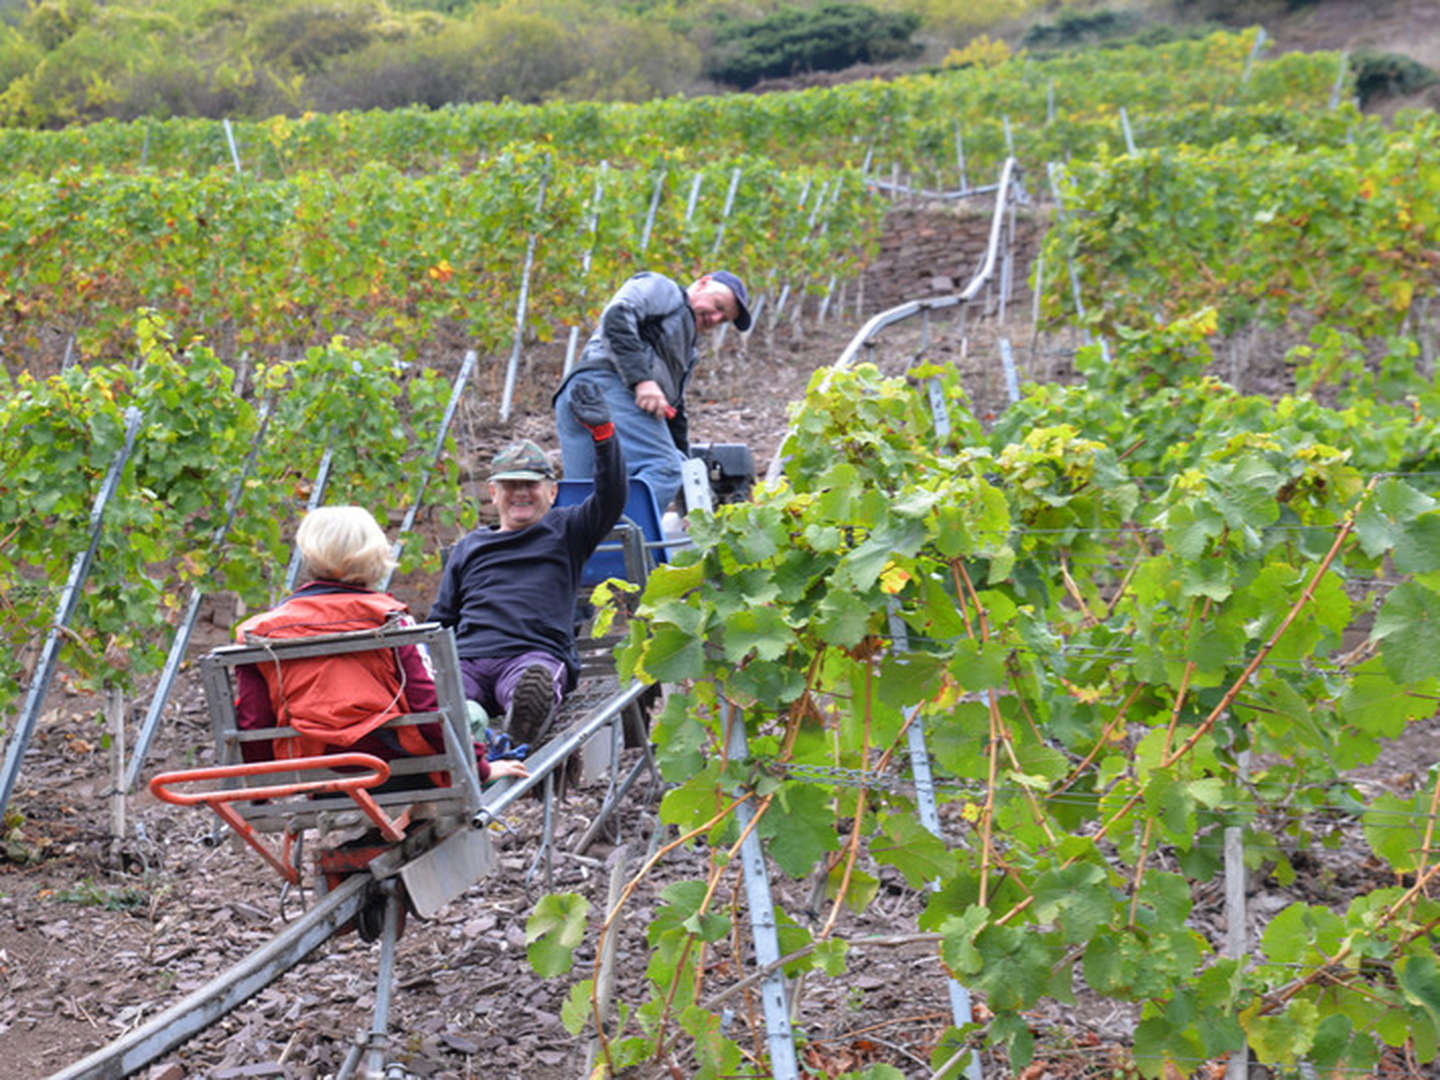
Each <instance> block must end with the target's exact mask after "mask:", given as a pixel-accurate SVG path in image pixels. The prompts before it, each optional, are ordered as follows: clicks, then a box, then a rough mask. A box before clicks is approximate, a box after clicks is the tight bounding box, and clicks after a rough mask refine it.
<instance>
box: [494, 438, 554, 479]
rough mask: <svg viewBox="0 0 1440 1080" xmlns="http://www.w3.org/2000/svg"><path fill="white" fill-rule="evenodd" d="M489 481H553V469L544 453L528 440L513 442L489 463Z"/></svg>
mask: <svg viewBox="0 0 1440 1080" xmlns="http://www.w3.org/2000/svg"><path fill="white" fill-rule="evenodd" d="M490 479H491V480H554V479H555V468H554V466H552V465H551V464H550V459H549V458H548V457H546V456H545V451H544V450H542V449H540V447H539V446H538V445H537V444H536V443H533V442H531V441H530V440H529V439H521V440H520V441H519V442H513V443H511V444H510V445H509V446H507V447H505V449H503V450H501V451H500V452H499V453H498V454H496V455H495V457H494V459H493V460H492V461H491V462H490Z"/></svg>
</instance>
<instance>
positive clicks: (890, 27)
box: [705, 3, 920, 90]
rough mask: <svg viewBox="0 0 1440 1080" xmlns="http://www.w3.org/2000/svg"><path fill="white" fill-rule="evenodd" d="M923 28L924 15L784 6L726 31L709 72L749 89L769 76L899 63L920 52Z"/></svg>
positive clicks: (718, 38)
mask: <svg viewBox="0 0 1440 1080" xmlns="http://www.w3.org/2000/svg"><path fill="white" fill-rule="evenodd" d="M919 28H920V16H918V15H915V14H913V13H904V14H890V13H886V12H880V11H876V10H875V9H874V8H871V7H867V6H866V5H864V4H836V3H829V4H823V5H821V6H820V7H817V8H813V9H811V10H808V11H802V10H799V9H796V8H782V9H781V10H779V11H777V12H775V14H773V15H770V16H768V17H767V18H764V19H760V20H758V21H756V22H749V23H743V24H740V25H738V26H727V27H722V28H721V29H720V31H719V32H718V33H717V34H716V37H715V51H714V53H713V54H712V55H711V57H710V60H709V62H708V63H707V64H706V69H705V73H706V74H707V75H709V76H710V77H711V78H713V79H715V80H716V81H718V82H723V83H729V84H731V85H733V86H737V87H739V88H740V89H742V90H744V89H746V88H748V87H751V86H754V85H755V83H757V82H759V81H760V80H761V79H765V78H776V77H780V76H785V75H793V74H795V73H796V72H801V71H839V70H840V69H842V68H847V67H849V66H850V65H852V64H860V63H879V62H883V61H886V60H895V59H899V58H901V57H908V56H914V55H915V54H916V53H918V52H919V51H920V46H919V45H917V44H915V43H913V42H912V41H911V40H910V35H911V34H913V33H915V31H916V30H918V29H919Z"/></svg>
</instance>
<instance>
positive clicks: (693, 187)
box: [685, 171, 705, 225]
mask: <svg viewBox="0 0 1440 1080" xmlns="http://www.w3.org/2000/svg"><path fill="white" fill-rule="evenodd" d="M704 179H705V173H704V172H703V171H702V172H697V173H696V174H695V178H694V179H693V180H691V181H690V197H689V198H688V199H686V200H685V224H686V225H689V224H690V219H691V218H692V217H694V216H695V203H696V201H697V200H698V199H699V198H700V183H701V181H703V180H704Z"/></svg>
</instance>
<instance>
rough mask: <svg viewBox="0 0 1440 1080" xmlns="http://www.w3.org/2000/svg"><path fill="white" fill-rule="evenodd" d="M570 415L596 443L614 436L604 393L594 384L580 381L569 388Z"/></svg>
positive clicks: (613, 427)
mask: <svg viewBox="0 0 1440 1080" xmlns="http://www.w3.org/2000/svg"><path fill="white" fill-rule="evenodd" d="M570 415H571V416H573V417H575V422H576V423H578V424H580V425H581V426H582V427H587V428H589V429H590V435H591V437H592V438H594V440H595V441H596V442H600V441H602V440H604V439H608V438H610V436H611V435H613V434H615V425H614V424H612V423H611V422H610V406H609V404H607V403H606V401H605V393H604V391H602V390H601V389H600V388H599V387H598V386H596V385H595V384H594V383H590V382H583V381H581V382H577V383H576V384H575V385H574V386H573V387H571V389H570Z"/></svg>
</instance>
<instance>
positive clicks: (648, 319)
mask: <svg viewBox="0 0 1440 1080" xmlns="http://www.w3.org/2000/svg"><path fill="white" fill-rule="evenodd" d="M698 338H699V334H698V332H697V331H696V329H695V312H694V311H693V310H692V309H691V307H690V299H689V297H688V296H687V295H686V294H685V290H684V289H682V288H681V287H680V286H679V285H677V284H676V283H675V282H674V281H672V280H671V279H670V278H668V277H666V276H665V275H664V274H657V273H655V272H654V271H650V270H645V271H642V272H641V273H638V274H636V275H635V276H634V277H632V278H631V279H630V280H629V281H627V282H625V284H624V285H622V286H620V289H619V291H618V292H616V293H615V295H614V296H613V297H611V298H610V302H609V303H608V304H606V305H605V310H604V311H602V312H601V313H600V325H599V326H597V327H596V328H595V332H594V333H593V334H591V335H590V340H589V341H587V342H586V343H585V348H584V349H583V350H581V353H580V357H579V359H578V360H576V362H575V366H574V367H573V368H571V370H570V375H569V377H568V378H567V379H566V380H565V381H566V382H569V380H570V379H573V378H574V377H575V376H576V375H578V374H580V373H581V372H583V371H596V370H608V371H613V372H614V373H615V374H616V375H618V376H620V381H621V382H623V383H624V384H625V386H626V387H627V388H629V389H632V390H633V389H634V388H635V384H636V383H638V382H643V381H644V380H646V379H654V380H655V382H656V383H658V384H659V386H660V389H661V390H662V391H664V393H665V397H666V398H667V399H668V400H669V402H670V404H671V405H672V406H674V408H675V415H674V416H673V417H671V418H670V420H669V421H668V423H669V426H670V436H671V438H673V439H674V440H675V445H676V446H677V447H679V449H680V450H682V451H684V450H687V449H688V448H689V441H688V435H689V423H688V422H687V421H686V419H685V384H686V383H688V382H689V381H690V373H691V372H692V371H693V370H694V369H695V363H696V361H697V360H698V358H699V352H698V350H697V348H696V343H697V340H698ZM564 385H565V384H564V383H562V384H561V386H560V389H564ZM556 393H557V394H558V393H559V390H557V391H556Z"/></svg>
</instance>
